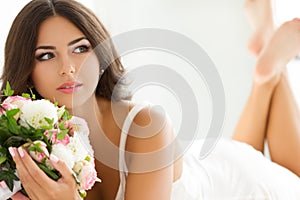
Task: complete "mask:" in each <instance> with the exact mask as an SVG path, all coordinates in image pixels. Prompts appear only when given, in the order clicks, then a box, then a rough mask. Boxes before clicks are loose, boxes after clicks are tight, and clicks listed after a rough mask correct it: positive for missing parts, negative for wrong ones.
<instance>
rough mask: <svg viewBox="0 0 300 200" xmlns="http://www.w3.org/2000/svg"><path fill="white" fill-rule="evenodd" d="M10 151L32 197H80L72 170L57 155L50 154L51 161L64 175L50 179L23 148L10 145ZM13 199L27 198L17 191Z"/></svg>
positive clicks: (21, 178)
mask: <svg viewBox="0 0 300 200" xmlns="http://www.w3.org/2000/svg"><path fill="white" fill-rule="evenodd" d="M9 151H10V154H11V155H12V157H13V160H14V162H15V163H16V168H17V171H18V176H19V178H20V180H21V182H22V185H23V187H24V188H25V190H26V192H27V194H28V196H29V198H30V199H33V200H35V199H37V200H39V199H45V200H46V199H51V200H52V199H66V200H67V199H70V200H74V199H80V197H79V194H78V192H77V184H76V182H75V179H74V177H73V172H72V170H71V169H69V168H68V166H67V165H66V164H65V163H64V162H62V161H60V160H58V158H57V157H56V156H53V155H50V161H51V164H52V165H53V167H54V168H55V169H56V170H58V171H59V172H60V174H61V175H62V177H61V178H60V179H59V180H58V181H54V180H52V179H50V178H49V177H48V176H47V175H46V174H45V173H44V172H43V171H42V170H41V169H40V168H39V167H38V166H37V165H36V163H35V162H34V161H33V160H32V159H31V157H30V156H29V155H28V153H27V152H26V151H25V150H24V149H23V148H21V147H20V148H18V149H17V148H13V147H10V148H9ZM13 199H14V200H16V199H17V200H24V199H26V198H25V197H24V196H23V195H21V194H20V193H17V194H16V195H14V197H13Z"/></svg>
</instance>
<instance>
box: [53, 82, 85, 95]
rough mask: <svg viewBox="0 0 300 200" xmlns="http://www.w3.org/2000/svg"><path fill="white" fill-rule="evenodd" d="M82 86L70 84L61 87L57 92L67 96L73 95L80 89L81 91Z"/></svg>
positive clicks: (74, 83) (75, 83)
mask: <svg viewBox="0 0 300 200" xmlns="http://www.w3.org/2000/svg"><path fill="white" fill-rule="evenodd" d="M82 85H83V84H82V83H78V82H68V83H64V84H62V85H61V86H59V87H58V88H57V90H58V91H60V92H62V93H65V94H72V93H74V92H76V91H77V90H78V89H80V88H81V87H82Z"/></svg>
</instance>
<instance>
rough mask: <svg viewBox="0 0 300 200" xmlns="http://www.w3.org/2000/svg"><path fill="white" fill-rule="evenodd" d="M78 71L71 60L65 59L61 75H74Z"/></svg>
mask: <svg viewBox="0 0 300 200" xmlns="http://www.w3.org/2000/svg"><path fill="white" fill-rule="evenodd" d="M75 72H76V67H75V65H74V64H73V63H72V62H70V61H65V62H63V63H62V67H61V69H60V75H62V76H64V75H73V74H74V73H75Z"/></svg>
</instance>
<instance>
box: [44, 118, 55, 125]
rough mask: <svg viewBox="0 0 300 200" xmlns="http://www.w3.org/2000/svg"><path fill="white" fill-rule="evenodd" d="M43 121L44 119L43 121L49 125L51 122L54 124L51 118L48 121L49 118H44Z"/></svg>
mask: <svg viewBox="0 0 300 200" xmlns="http://www.w3.org/2000/svg"><path fill="white" fill-rule="evenodd" d="M44 119H45V121H46V122H47V123H48V124H49V125H52V124H53V122H54V119H53V118H52V119H50V118H48V117H45V118H44Z"/></svg>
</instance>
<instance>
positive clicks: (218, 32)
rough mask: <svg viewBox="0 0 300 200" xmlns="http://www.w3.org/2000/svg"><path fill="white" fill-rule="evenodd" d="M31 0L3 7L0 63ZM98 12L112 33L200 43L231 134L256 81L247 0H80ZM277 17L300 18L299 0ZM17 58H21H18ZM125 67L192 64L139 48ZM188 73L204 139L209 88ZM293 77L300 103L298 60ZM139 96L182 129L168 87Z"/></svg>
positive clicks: (279, 7)
mask: <svg viewBox="0 0 300 200" xmlns="http://www.w3.org/2000/svg"><path fill="white" fill-rule="evenodd" d="M27 2H29V1H28V0H10V1H5V3H4V2H1V4H3V5H1V6H0V26H1V28H0V66H1V69H0V70H2V66H3V56H4V55H3V51H4V43H5V39H6V36H7V33H8V31H9V28H10V25H11V23H12V21H13V19H14V17H15V16H16V14H17V13H18V12H19V11H20V9H21V8H22V7H23V6H24V5H25V4H26V3H27ZM79 2H81V3H83V4H84V5H86V6H87V7H89V8H90V9H91V10H93V11H94V12H95V13H96V14H97V15H98V17H99V18H100V20H101V21H102V22H103V24H104V25H105V26H106V28H107V29H108V31H109V32H110V33H111V35H112V36H115V35H118V34H120V33H124V32H126V31H130V30H134V29H139V28H163V29H168V30H172V31H176V32H178V33H181V34H183V35H185V36H187V37H189V38H190V39H192V40H193V41H195V42H196V43H198V44H199V45H200V46H201V47H202V48H203V49H204V50H205V51H206V53H207V54H208V56H209V57H210V58H211V60H212V61H213V62H214V64H215V66H216V68H217V70H218V73H219V75H220V77H221V80H222V82H223V87H224V91H225V98H226V114H225V118H226V119H225V122H224V128H223V131H222V135H223V136H224V137H230V136H231V134H232V133H233V130H234V128H235V126H236V123H237V121H238V118H239V116H240V114H241V111H242V108H243V107H244V104H245V102H246V100H247V97H248V95H249V93H250V89H251V85H252V73H253V69H254V65H255V58H254V57H253V56H252V55H250V53H249V52H248V51H247V42H248V38H249V36H250V34H251V27H250V25H249V23H248V21H247V19H246V16H245V14H244V10H243V6H244V1H243V0H185V1H183V0H81V1H79ZM274 5H275V7H274V8H275V9H274V10H275V12H274V14H275V16H274V17H275V20H276V24H277V25H280V24H281V23H283V22H284V21H286V20H290V19H293V18H294V17H297V16H298V17H300V12H299V11H298V10H297V8H299V6H300V2H299V1H298V0H276V1H275V4H274ZM16 59H18V58H16ZM122 60H123V62H124V64H125V66H127V67H135V66H141V65H144V64H154V63H155V64H163V65H166V66H172V67H174V69H176V70H177V71H178V72H179V73H182V74H184V73H185V72H183V71H181V70H183V69H187V68H188V67H189V66H188V65H187V64H186V63H183V62H182V61H180V59H179V58H178V57H175V56H174V55H173V56H172V55H166V53H162V52H155V51H139V52H134V53H131V54H129V55H126V56H125V57H124V58H122ZM191 73H192V72H191V71H190V72H186V75H185V78H186V79H187V80H189V81H190V82H191V84H192V87H193V90H194V92H195V95H196V96H197V100H198V103H199V114H200V119H199V122H200V128H199V137H204V136H205V134H206V133H207V130H208V128H209V125H210V120H211V116H212V114H213V113H212V105H211V101H210V95H209V91H208V88H207V87H206V85H205V83H204V82H203V80H202V79H201V77H193V74H191ZM289 73H290V78H291V79H290V80H291V83H292V87H293V90H294V93H295V96H296V98H297V101H298V102H300V81H299V78H298V76H300V71H299V61H296V60H295V61H292V62H291V64H290V66H289ZM135 98H136V99H138V100H147V101H150V102H152V103H155V104H160V105H162V106H163V107H164V108H165V109H166V110H167V112H168V114H169V115H170V117H171V119H172V120H173V123H174V126H175V128H176V129H178V128H179V127H180V122H181V116H180V114H178V113H180V102H178V98H177V97H176V95H175V96H174V94H172V92H170V91H168V90H167V89H166V88H164V87H159V86H148V87H144V88H141V89H140V90H139V91H137V93H136V94H135Z"/></svg>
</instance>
